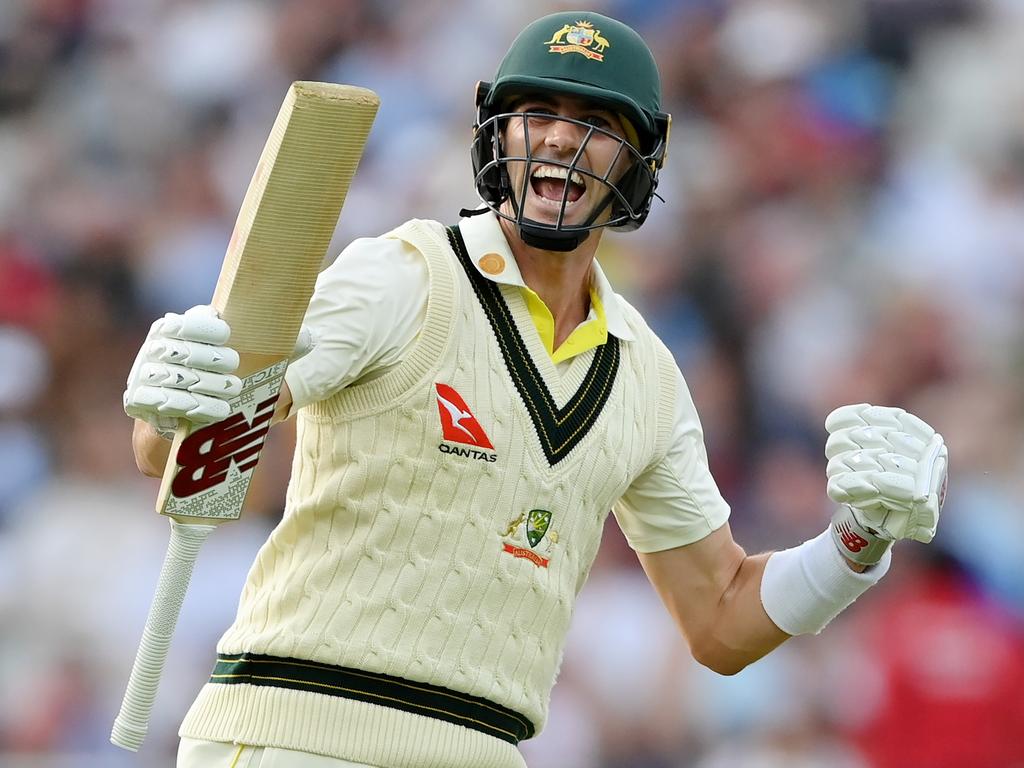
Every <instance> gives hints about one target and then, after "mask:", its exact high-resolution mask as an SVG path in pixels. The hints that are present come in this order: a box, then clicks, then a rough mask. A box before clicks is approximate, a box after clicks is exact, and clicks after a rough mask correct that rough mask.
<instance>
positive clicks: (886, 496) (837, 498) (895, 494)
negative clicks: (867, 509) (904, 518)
mask: <svg viewBox="0 0 1024 768" xmlns="http://www.w3.org/2000/svg"><path fill="white" fill-rule="evenodd" d="M915 491H916V484H915V482H914V476H913V475H905V474H903V473H901V472H883V471H881V470H868V471H866V472H843V473H840V474H837V475H834V476H832V477H830V478H829V480H828V496H829V498H830V499H832V501H834V502H836V503H837V504H851V505H853V506H859V505H861V504H876V503H883V504H884V503H887V502H889V503H891V504H890V506H893V507H897V508H902V509H909V505H911V504H913V503H914V500H915Z"/></svg>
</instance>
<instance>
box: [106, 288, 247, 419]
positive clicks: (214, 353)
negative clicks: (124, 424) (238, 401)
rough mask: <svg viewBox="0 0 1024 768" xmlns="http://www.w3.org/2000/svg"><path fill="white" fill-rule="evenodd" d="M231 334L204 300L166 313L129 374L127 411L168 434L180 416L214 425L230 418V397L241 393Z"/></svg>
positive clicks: (125, 402) (155, 325)
mask: <svg viewBox="0 0 1024 768" xmlns="http://www.w3.org/2000/svg"><path fill="white" fill-rule="evenodd" d="M230 336H231V328H230V327H229V326H228V324H227V323H226V322H224V321H223V320H221V319H220V318H219V317H218V316H217V312H216V310H214V308H213V307H211V306H208V305H205V304H201V305H199V306H196V307H192V308H191V309H189V310H186V312H185V313H184V314H182V315H177V314H174V313H168V314H166V315H164V316H163V317H161V318H160V319H159V320H157V321H156V322H155V323H153V325H152V327H151V328H150V329H149V335H148V336H147V337H146V341H145V342H144V343H143V345H142V348H141V349H140V350H139V354H138V356H137V357H136V358H135V363H134V365H132V370H131V372H130V373H129V374H128V386H127V388H126V389H125V392H124V410H125V413H127V414H128V415H129V416H132V417H133V418H136V419H142V420H143V421H147V422H149V423H150V424H152V425H153V427H154V428H155V429H156V431H157V432H158V433H159V434H161V435H162V436H164V437H170V436H173V434H174V431H175V429H177V427H178V422H179V419H186V420H188V421H191V422H193V423H195V424H210V423H212V422H215V421H220V420H221V419H224V418H227V416H228V415H229V414H230V413H231V407H230V406H229V404H228V401H229V400H230V399H231V398H233V397H236V396H237V395H238V394H239V392H241V391H242V382H241V380H240V379H239V378H238V377H237V376H235V375H234V373H233V372H234V371H235V369H236V368H238V362H239V361H238V353H237V352H236V351H235V350H233V349H231V348H230V347H227V346H224V345H225V344H226V343H227V341H228V338H229V337H230Z"/></svg>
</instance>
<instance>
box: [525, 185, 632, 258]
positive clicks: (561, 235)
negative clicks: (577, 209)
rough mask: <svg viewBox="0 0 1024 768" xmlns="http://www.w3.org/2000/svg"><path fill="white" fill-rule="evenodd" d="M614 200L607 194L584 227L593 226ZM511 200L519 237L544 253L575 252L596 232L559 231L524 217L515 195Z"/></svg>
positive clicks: (583, 230) (578, 229) (581, 230)
mask: <svg viewBox="0 0 1024 768" xmlns="http://www.w3.org/2000/svg"><path fill="white" fill-rule="evenodd" d="M613 198H614V195H613V194H612V193H611V192H609V193H608V194H606V195H605V196H604V199H603V200H602V201H601V202H600V203H599V204H597V205H595V206H594V210H593V211H591V213H590V216H588V217H587V220H586V221H585V222H584V223H583V225H582V226H583V227H589V226H590V225H591V224H593V223H594V221H595V220H596V219H597V217H598V216H600V215H601V212H602V211H603V210H604V209H605V208H607V207H608V205H609V204H610V203H611V202H612V199H613ZM510 200H511V202H512V210H513V211H515V214H516V218H515V223H516V229H517V230H518V231H519V237H521V238H522V240H523V242H524V243H526V244H527V245H528V246H530V247H531V248H540V249H541V250H542V251H557V252H559V253H567V252H568V251H575V250H576V249H577V248H579V247H580V245H582V244H583V241H584V240H586V239H587V238H588V237H589V236H590V233H591V232H593V231H594V230H592V229H582V228H578V227H577V228H573V229H558V228H556V227H552V226H546V225H544V224H539V223H537V222H534V221H532V220H531V219H527V218H526V217H525V216H523V215H522V210H521V209H520V207H519V205H518V204H517V203H516V200H515V195H510Z"/></svg>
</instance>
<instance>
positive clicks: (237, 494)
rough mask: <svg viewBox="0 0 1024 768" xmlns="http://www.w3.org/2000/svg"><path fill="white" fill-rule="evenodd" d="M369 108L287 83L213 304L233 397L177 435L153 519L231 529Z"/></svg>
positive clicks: (326, 88)
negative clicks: (230, 356)
mask: <svg viewBox="0 0 1024 768" xmlns="http://www.w3.org/2000/svg"><path fill="white" fill-rule="evenodd" d="M379 104H380V100H379V99H378V97H377V95H376V94H375V93H373V91H369V90H367V89H365V88H357V87H354V86H349V85H335V84H332V83H313V82H296V83H294V84H292V86H291V88H290V89H289V90H288V94H287V96H286V97H285V100H284V103H283V104H282V105H281V110H280V112H279V113H278V115H277V119H276V120H275V121H274V125H273V128H272V129H271V131H270V137H269V138H268V139H267V143H266V145H265V146H264V148H263V152H262V154H261V156H260V160H259V163H258V164H257V166H256V171H255V173H253V177H252V181H251V182H250V184H249V188H248V191H247V192H246V194H245V198H244V200H243V202H242V205H241V208H240V210H239V213H238V219H237V221H236V223H235V229H234V232H233V233H232V235H231V241H230V243H229V245H228V248H227V253H226V255H225V257H224V264H223V267H222V269H221V273H220V277H219V279H218V280H217V286H216V289H215V290H214V294H213V302H212V303H213V306H214V307H215V308H216V309H217V311H218V312H219V313H220V315H221V317H223V318H224V319H225V320H226V321H227V323H228V325H230V326H231V338H230V340H229V341H228V344H229V345H230V346H231V347H233V348H234V349H235V350H237V351H238V353H239V356H240V359H241V364H240V366H239V369H238V371H237V373H238V375H239V377H241V378H242V380H243V388H242V392H241V394H240V395H239V397H237V398H236V399H235V400H234V401H232V402H231V406H232V413H231V415H230V416H229V417H228V418H227V419H225V420H224V421H222V422H219V423H217V424H212V425H209V426H207V427H203V428H201V429H199V430H190V429H189V428H188V427H183V428H181V429H179V430H178V433H177V435H176V436H175V439H174V442H173V443H172V445H171V454H170V457H169V459H168V462H167V469H166V470H165V472H164V476H163V481H162V483H161V487H160V494H159V497H158V500H157V510H158V511H159V512H161V513H162V514H165V515H171V516H173V517H175V518H177V519H181V520H184V519H188V520H191V521H193V522H196V521H202V520H207V521H223V520H233V519H237V518H238V517H239V516H240V515H241V511H242V505H243V503H244V500H245V495H246V492H247V491H248V487H249V481H250V479H251V477H252V472H253V470H254V469H255V466H256V462H257V460H258V458H259V453H260V450H261V449H262V446H263V440H264V439H265V437H266V433H267V431H268V430H269V427H270V416H271V415H272V414H273V408H274V403H275V402H276V400H277V395H278V391H279V390H280V387H281V383H282V382H283V380H284V371H285V368H286V367H287V361H288V357H289V355H291V353H292V349H293V347H294V344H295V339H296V337H297V335H298V332H299V328H300V326H301V323H302V318H303V316H304V315H305V313H306V308H307V307H308V305H309V299H310V297H311V296H312V293H313V287H314V284H315V282H316V277H317V274H318V273H319V271H320V268H321V266H322V265H323V261H324V256H325V255H326V252H327V248H328V246H329V245H330V242H331V238H332V236H333V234H334V229H335V226H336V225H337V222H338V216H339V214H340V212H341V208H342V205H343V204H344V201H345V196H346V194H347V192H348V188H349V184H350V183H351V181H352V177H353V176H354V174H355V171H356V167H357V166H358V164H359V160H360V158H361V157H362V154H363V148H364V146H365V144H366V139H367V136H368V135H369V132H370V127H371V126H372V124H373V120H374V118H375V117H376V113H377V108H378V106H379Z"/></svg>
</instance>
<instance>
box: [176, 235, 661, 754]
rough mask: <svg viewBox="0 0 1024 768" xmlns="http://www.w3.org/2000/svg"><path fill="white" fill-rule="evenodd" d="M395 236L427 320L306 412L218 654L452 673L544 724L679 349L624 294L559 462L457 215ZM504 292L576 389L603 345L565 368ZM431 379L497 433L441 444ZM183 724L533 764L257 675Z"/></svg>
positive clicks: (443, 680) (650, 448)
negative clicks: (397, 352)
mask: <svg viewBox="0 0 1024 768" xmlns="http://www.w3.org/2000/svg"><path fill="white" fill-rule="evenodd" d="M385 237H397V238H401V239H403V240H406V241H407V242H409V243H411V244H412V245H414V246H415V247H416V248H418V249H419V250H420V251H421V252H422V253H423V254H424V256H425V257H426V260H427V263H428V267H429V271H430V284H431V292H430V297H429V300H428V305H427V312H426V319H425V323H424V327H423V330H422V332H421V334H420V337H419V339H418V341H417V343H416V345H415V347H414V348H413V349H412V351H411V352H410V353H409V355H408V356H407V358H406V359H405V360H404V361H403V362H402V364H401V365H399V366H398V367H397V368H395V369H393V370H391V371H390V372H388V373H387V374H385V375H384V376H382V377H380V378H378V379H375V380H373V381H370V382H368V383H366V384H361V385H357V386H353V387H350V388H347V389H344V390H342V391H341V392H339V393H338V394H336V395H335V396H333V397H331V398H329V399H327V400H325V401H322V402H320V403H315V404H313V405H310V406H308V407H307V408H305V409H303V410H302V411H301V412H300V413H299V415H298V445H297V449H296V454H295V459H294V463H293V472H292V480H291V483H290V485H289V488H288V500H287V508H286V512H285V516H284V519H283V520H282V522H281V523H280V524H279V525H278V526H277V528H276V530H275V531H274V532H273V534H272V535H271V536H270V538H269V540H268V541H267V543H266V544H265V545H264V546H263V548H262V549H261V550H260V553H259V555H258V556H257V560H256V562H255V564H254V565H253V568H252V571H251V572H250V574H249V579H248V582H247V584H246V587H245V589H244V591H243V594H242V598H241V604H240V606H239V611H238V616H237V619H236V620H235V623H234V624H233V625H232V626H231V627H230V628H229V630H228V631H227V633H226V634H225V635H224V637H223V638H222V640H221V642H220V644H219V646H218V650H219V651H220V652H221V653H225V654H233V653H242V652H251V653H259V654H268V655H273V656H281V657H289V658H298V659H308V660H312V661H316V662H321V663H327V664H333V665H339V666H344V667H352V668H356V669H361V670H367V671H371V672H377V673H383V674H387V675H394V676H398V677H401V678H405V679H407V680H410V681H416V682H423V683H429V684H432V685H437V686H443V687H445V688H448V689H450V690H453V691H457V692H461V693H466V694H470V695H473V696H478V697H483V698H485V699H488V700H490V701H492V702H494V703H497V704H500V705H501V706H503V707H507V708H508V709H511V710H514V711H515V712H518V713H520V714H522V715H524V716H525V717H526V718H528V719H529V720H530V721H531V722H532V723H533V724H534V726H535V727H536V729H537V731H540V730H541V728H542V727H543V725H544V722H545V719H546V717H547V710H548V702H549V697H550V692H551V688H552V686H553V685H554V682H555V677H556V676H557V673H558V667H559V663H560V660H561V654H562V648H563V644H564V640H565V635H566V631H567V629H568V627H569V620H570V616H571V613H572V606H573V603H574V601H575V597H576V595H577V593H578V592H579V589H580V588H581V587H582V585H583V582H584V581H585V579H586V576H587V574H588V572H589V570H590V567H591V564H592V562H593V560H594V557H595V555H596V553H597V549H598V545H599V543H600V538H601V531H602V528H603V525H604V521H605V518H606V517H607V514H608V512H609V510H610V509H611V508H612V506H613V505H614V504H615V502H616V501H617V500H618V499H619V497H620V496H621V495H622V493H623V491H625V489H626V488H627V487H628V486H629V484H630V482H631V481H632V479H633V478H635V477H636V476H637V475H638V474H640V473H641V472H642V471H643V470H644V469H645V468H647V467H649V466H650V465H652V464H653V463H654V462H655V461H657V460H658V459H660V458H661V457H662V456H663V455H664V453H665V451H666V450H667V442H668V436H669V433H670V428H671V424H672V418H673V403H674V402H675V397H676V393H675V383H674V382H675V380H674V363H673V362H672V359H671V356H670V355H669V353H668V351H667V350H666V349H665V348H664V346H663V345H662V344H661V343H660V342H659V341H658V340H657V339H656V338H655V337H654V335H653V333H651V331H650V330H649V329H648V328H647V327H646V325H645V324H644V323H643V320H642V319H641V318H640V316H639V314H638V313H636V311H635V310H633V309H632V308H631V307H629V306H628V305H625V304H624V309H625V312H626V317H627V318H628V321H629V322H630V324H631V325H632V326H634V328H635V330H636V332H637V340H636V341H631V342H622V343H621V344H620V348H621V352H622V358H621V361H620V364H619V368H618V372H617V374H616V377H615V380H614V384H613V385H612V391H611V394H610V396H609V399H608V401H607V403H606V404H605V406H604V408H603V410H602V412H601V413H600V415H599V416H598V417H597V418H596V420H595V421H594V422H593V424H592V425H591V426H590V429H589V432H588V433H587V434H586V436H585V437H584V438H583V439H582V441H581V442H579V443H578V444H577V445H576V446H575V447H574V448H573V449H572V451H571V452H570V453H569V454H568V455H567V456H566V457H565V458H564V459H562V460H561V461H559V462H558V463H556V464H555V465H554V466H550V465H549V463H548V460H547V459H546V457H545V454H544V452H543V450H542V448H541V444H540V440H539V438H538V436H537V433H536V431H535V428H534V426H533V423H532V422H531V420H530V416H529V413H528V412H527V410H526V407H525V406H524V403H523V400H522V398H521V396H520V394H519V392H518V391H517V390H516V388H515V385H514V383H513V378H512V375H511V374H510V372H509V370H508V369H507V367H506V364H505V361H504V360H503V358H502V354H501V350H500V348H499V346H498V343H497V341H496V339H495V336H494V333H493V332H492V330H491V326H490V325H489V322H488V319H487V317H486V315H485V314H484V312H483V310H482V309H481V306H480V303H479V301H478V300H477V298H476V296H475V295H474V292H473V289H472V287H471V285H470V283H469V281H468V279H467V277H466V275H465V273H464V271H463V269H462V267H461V265H460V264H459V263H458V261H457V258H456V256H455V254H454V253H453V252H452V249H451V248H450V246H449V244H448V241H447V238H446V235H445V230H444V228H443V227H442V226H441V225H440V224H438V223H437V222H428V221H411V222H408V223H407V224H405V225H403V226H402V227H400V228H399V229H397V230H395V231H394V232H392V233H389V234H388V235H386V236H385ZM502 295H503V297H504V299H505V301H506V302H507V304H508V306H509V308H510V310H511V312H512V316H513V318H514V319H515V322H516V324H517V327H518V329H519V333H520V334H521V336H522V338H523V340H524V342H525V344H526V347H527V349H528V350H529V352H530V354H531V356H532V357H533V360H534V362H535V364H536V365H537V368H538V370H539V371H540V373H541V375H542V376H543V378H544V381H545V383H546V386H547V388H548V389H549V391H550V393H551V395H552V398H553V400H554V401H555V404H556V406H557V407H559V408H560V407H562V406H563V405H564V404H565V403H566V402H567V401H568V400H569V399H570V398H571V397H572V395H573V393H574V392H575V391H576V390H577V389H578V388H579V386H580V384H581V383H582V382H583V380H584V377H585V376H586V373H587V370H588V368H589V365H590V362H591V361H592V360H593V356H594V353H593V350H591V351H589V352H587V353H584V354H582V355H580V356H578V357H577V358H576V359H575V360H574V361H573V363H572V364H571V365H570V367H569V369H568V371H567V372H566V374H565V375H564V376H560V375H559V373H558V371H557V370H556V368H555V366H554V364H553V363H552V362H551V360H550V358H549V357H548V355H547V353H546V352H545V350H544V347H543V344H542V342H541V340H540V338H539V336H538V334H537V332H536V330H535V328H534V327H533V325H532V323H531V320H530V317H529V312H528V310H527V307H526V305H525V303H524V301H523V298H522V296H521V292H520V291H519V290H518V289H516V288H514V287H507V286H502ZM436 383H441V384H446V385H448V386H450V387H452V388H454V389H455V390H456V392H458V393H459V395H461V397H462V398H463V400H464V401H465V403H466V405H467V406H468V407H469V409H470V410H471V411H472V414H473V415H474V416H475V417H476V419H477V421H478V422H479V424H480V425H481V426H482V428H483V429H484V431H485V432H486V434H487V436H488V437H489V439H490V441H491V443H492V444H493V450H484V449H475V450H476V453H475V454H474V453H473V452H472V451H473V449H472V446H467V445H460V444H459V443H456V442H446V441H445V440H444V438H443V434H442V425H441V418H440V415H439V407H438V400H437V390H436V388H435V384H436ZM445 448H454V449H460V448H461V449H467V448H469V449H471V450H470V451H463V453H464V454H467V455H460V454H459V453H457V452H456V453H453V452H449V451H445V450H444V449H445ZM487 456H494V457H495V460H494V461H490V460H488V458H487ZM531 510H543V511H545V512H550V517H549V518H548V525H547V528H546V529H545V531H544V534H543V536H542V537H541V538H540V540H539V541H537V533H538V529H537V526H536V525H534V526H533V532H532V538H533V540H534V541H536V543H535V544H533V543H531V541H530V537H529V536H528V535H527V528H528V525H529V513H530V511H531ZM543 518H544V516H543V515H541V516H540V519H541V520H543ZM510 550H511V551H510ZM527 552H529V553H532V555H533V557H531V556H530V554H527ZM182 735H186V736H190V737H192V738H203V739H213V740H225V741H238V742H243V743H249V744H256V745H266V746H279V747H286V748H288V749H298V750H306V751H311V752H317V753H322V754H328V755H333V756H337V757H341V758H345V759H348V760H355V761H359V762H367V763H371V764H374V765H386V766H389V768H391V767H392V766H394V767H395V768H399V767H401V768H404V767H406V766H408V767H409V768H419V767H421V766H445V768H459V767H460V766H465V767H466V768H470V767H472V768H491V767H493V768H506V767H507V768H512V767H513V766H522V765H523V762H522V758H521V757H520V756H519V753H518V751H517V750H516V749H515V747H514V746H512V745H511V744H508V743H506V742H503V741H501V740H499V739H496V738H494V737H492V736H487V735H484V734H482V733H480V732H478V731H474V730H471V729H469V728H465V727H462V726H457V725H452V724H450V723H445V722H441V721H438V720H435V719H433V718H429V717H425V716H422V715H415V714H409V713H406V712H402V711H399V710H396V709H390V708H387V707H384V706H379V705H375V704H367V703H362V702H358V701H353V700H349V699H344V698H338V697H333V696H327V695H321V694H316V693H308V692H304V691H295V690H285V689H279V688H273V687H256V686H251V685H248V684H238V685H220V684H210V685H207V686H206V687H205V688H204V689H203V691H202V693H201V694H200V696H199V698H198V699H197V701H196V704H195V705H194V706H193V708H192V709H191V711H190V713H189V715H188V716H187V718H186V721H185V723H184V725H183V726H182Z"/></svg>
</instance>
